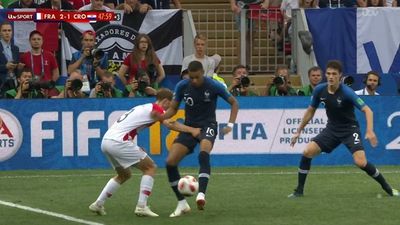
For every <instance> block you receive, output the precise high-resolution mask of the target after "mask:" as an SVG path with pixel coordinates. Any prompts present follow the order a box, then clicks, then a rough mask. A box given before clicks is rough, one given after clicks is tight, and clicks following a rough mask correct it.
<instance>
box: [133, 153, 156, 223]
mask: <svg viewBox="0 0 400 225" xmlns="http://www.w3.org/2000/svg"><path fill="white" fill-rule="evenodd" d="M135 167H136V168H138V169H139V170H141V171H142V173H143V176H142V179H141V181H140V191H139V199H138V203H137V205H136V209H135V214H136V215H138V216H150V217H157V216H158V215H157V214H156V213H154V212H152V211H151V210H150V208H149V207H148V206H147V199H148V198H149V196H150V195H151V192H152V190H153V184H154V175H155V173H156V168H157V166H156V164H155V163H154V161H153V160H152V159H151V158H150V157H149V156H146V158H144V159H142V160H140V162H139V163H137V164H136V165H135Z"/></svg>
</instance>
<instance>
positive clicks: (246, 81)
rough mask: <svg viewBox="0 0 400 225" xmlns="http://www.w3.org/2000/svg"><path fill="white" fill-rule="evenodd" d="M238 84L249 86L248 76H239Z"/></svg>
mask: <svg viewBox="0 0 400 225" xmlns="http://www.w3.org/2000/svg"><path fill="white" fill-rule="evenodd" d="M240 86H242V87H248V86H250V78H248V77H247V76H243V77H241V78H240Z"/></svg>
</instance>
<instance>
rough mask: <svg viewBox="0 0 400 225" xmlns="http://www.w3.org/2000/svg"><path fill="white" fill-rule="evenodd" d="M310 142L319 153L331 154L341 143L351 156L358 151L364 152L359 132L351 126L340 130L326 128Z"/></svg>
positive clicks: (357, 128) (356, 127) (355, 127)
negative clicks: (319, 149) (313, 142)
mask: <svg viewBox="0 0 400 225" xmlns="http://www.w3.org/2000/svg"><path fill="white" fill-rule="evenodd" d="M312 141H315V142H316V143H317V144H318V146H319V147H320V148H321V151H322V152H326V153H331V152H332V151H333V150H334V149H335V148H336V147H337V146H339V145H340V144H342V143H343V144H344V145H345V146H346V147H347V149H348V150H349V151H350V152H351V154H353V153H354V152H356V151H359V150H364V146H363V142H362V137H361V132H360V128H359V127H358V126H352V127H349V128H346V129H340V130H334V129H332V128H329V127H326V128H325V129H323V130H322V132H321V133H319V134H318V135H317V136H315V137H314V138H313V139H312Z"/></svg>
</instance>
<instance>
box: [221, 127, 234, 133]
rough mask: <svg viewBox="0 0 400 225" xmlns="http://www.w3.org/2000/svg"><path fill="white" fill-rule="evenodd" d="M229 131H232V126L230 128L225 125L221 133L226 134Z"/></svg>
mask: <svg viewBox="0 0 400 225" xmlns="http://www.w3.org/2000/svg"><path fill="white" fill-rule="evenodd" d="M231 131H232V128H230V127H228V126H225V127H224V128H223V129H222V133H223V134H224V135H226V134H228V133H229V132H231Z"/></svg>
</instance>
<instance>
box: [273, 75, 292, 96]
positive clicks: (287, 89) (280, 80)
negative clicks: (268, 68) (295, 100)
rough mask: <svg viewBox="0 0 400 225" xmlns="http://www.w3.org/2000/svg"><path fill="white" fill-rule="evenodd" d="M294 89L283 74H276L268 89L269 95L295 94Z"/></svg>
mask: <svg viewBox="0 0 400 225" xmlns="http://www.w3.org/2000/svg"><path fill="white" fill-rule="evenodd" d="M295 95H297V93H296V90H295V89H294V88H292V86H290V84H289V82H288V81H287V79H286V78H285V77H284V76H276V77H274V79H273V80H272V85H271V87H270V89H269V96H295Z"/></svg>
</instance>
